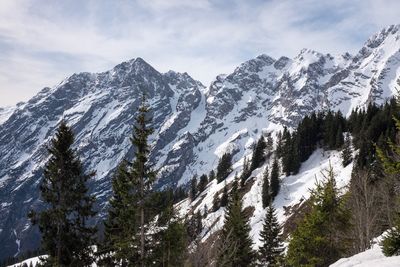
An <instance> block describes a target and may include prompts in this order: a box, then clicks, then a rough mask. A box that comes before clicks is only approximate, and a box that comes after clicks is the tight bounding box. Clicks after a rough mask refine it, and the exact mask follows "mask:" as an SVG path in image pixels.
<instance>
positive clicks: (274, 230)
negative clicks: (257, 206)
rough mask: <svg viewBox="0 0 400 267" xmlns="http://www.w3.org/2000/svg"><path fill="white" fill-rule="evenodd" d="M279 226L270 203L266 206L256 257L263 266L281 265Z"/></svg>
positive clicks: (281, 252) (281, 253)
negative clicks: (259, 245)
mask: <svg viewBox="0 0 400 267" xmlns="http://www.w3.org/2000/svg"><path fill="white" fill-rule="evenodd" d="M280 233H281V226H280V225H279V223H278V219H277V218H276V214H275V209H274V207H273V206H272V205H270V206H269V207H268V208H267V213H266V215H265V219H264V224H263V229H262V230H261V232H260V237H261V238H260V241H261V243H262V245H261V247H260V250H259V253H258V258H259V261H260V263H261V264H262V265H263V266H281V261H282V258H283V251H284V248H283V243H282V236H281V234H280Z"/></svg>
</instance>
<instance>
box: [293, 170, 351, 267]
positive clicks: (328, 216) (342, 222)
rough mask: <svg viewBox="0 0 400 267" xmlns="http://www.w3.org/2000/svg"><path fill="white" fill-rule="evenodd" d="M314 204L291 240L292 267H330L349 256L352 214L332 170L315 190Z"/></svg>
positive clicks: (312, 200)
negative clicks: (346, 206)
mask: <svg viewBox="0 0 400 267" xmlns="http://www.w3.org/2000/svg"><path fill="white" fill-rule="evenodd" d="M310 204H311V211H310V213H309V214H307V215H306V216H305V218H304V220H303V221H302V222H301V223H300V224H299V225H298V227H297V229H296V230H295V231H294V232H293V234H292V238H291V239H290V243H289V248H288V253H287V263H288V265H289V266H329V265H330V264H331V263H333V262H335V261H337V260H338V259H339V258H341V257H342V256H344V255H345V254H344V253H345V251H346V249H347V245H348V240H347V235H348V231H349V229H350V223H349V220H350V212H349V210H347V209H346V208H345V202H344V198H343V197H340V196H339V193H338V189H337V187H336V183H335V177H334V173H333V169H332V167H330V169H329V170H327V174H326V175H325V174H323V181H322V182H320V183H317V184H316V189H315V190H312V191H311V198H310Z"/></svg>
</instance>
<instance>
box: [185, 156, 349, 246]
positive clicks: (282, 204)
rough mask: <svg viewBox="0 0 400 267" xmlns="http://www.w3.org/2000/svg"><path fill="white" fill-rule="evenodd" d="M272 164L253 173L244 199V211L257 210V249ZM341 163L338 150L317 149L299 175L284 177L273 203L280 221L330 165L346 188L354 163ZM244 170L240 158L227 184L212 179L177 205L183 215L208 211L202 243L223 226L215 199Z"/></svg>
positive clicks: (254, 226)
mask: <svg viewBox="0 0 400 267" xmlns="http://www.w3.org/2000/svg"><path fill="white" fill-rule="evenodd" d="M246 157H247V158H248V159H250V158H251V153H249V154H247V155H246ZM271 159H272V157H271ZM271 161H272V160H271ZM271 161H270V160H267V162H266V163H265V164H264V165H263V166H261V167H260V168H258V169H256V170H254V171H253V173H252V175H251V176H250V178H249V179H248V183H249V184H251V188H250V190H249V191H248V192H247V193H246V194H245V195H244V197H243V208H248V207H251V209H252V210H254V211H253V212H252V215H251V217H250V225H251V233H250V236H251V237H252V239H253V242H254V248H258V246H259V244H260V243H259V233H260V231H261V228H262V223H263V218H264V216H265V210H264V209H263V207H262V199H261V191H262V183H263V180H262V179H263V173H264V170H265V168H268V167H269V166H271V164H272V162H271ZM341 162H342V159H341V157H340V153H339V152H338V151H325V152H324V151H323V150H322V149H318V150H316V151H315V152H314V153H313V154H312V155H311V156H310V158H309V159H308V160H307V161H305V162H304V163H303V164H302V166H301V169H300V171H299V173H298V174H297V175H291V176H287V177H285V176H282V177H281V181H282V182H281V190H280V193H279V194H278V196H277V197H276V198H275V200H274V203H273V204H274V206H275V208H276V210H277V216H278V220H279V222H280V223H284V222H285V221H286V219H287V218H288V216H290V215H291V212H290V211H291V208H292V207H294V206H295V205H297V204H301V203H302V202H303V201H305V200H306V199H308V198H309V196H310V189H311V188H313V187H314V185H315V182H316V181H320V180H321V179H322V178H323V175H324V174H325V173H326V171H327V170H328V168H329V166H330V165H331V166H332V167H333V169H334V171H335V175H336V181H337V185H338V187H339V188H344V187H345V186H346V185H347V184H348V182H349V181H350V177H351V170H352V168H353V164H350V165H348V166H346V168H343V166H342V163H341ZM242 169H243V160H242V159H240V160H239V161H237V162H235V163H234V164H233V172H232V173H231V175H230V176H229V177H228V178H227V179H226V181H223V182H221V183H217V181H216V180H213V181H212V182H211V183H210V184H209V185H208V186H207V188H206V189H205V190H204V192H202V193H201V194H200V195H199V196H198V197H197V198H196V199H195V200H194V201H193V202H190V199H186V200H184V201H182V202H181V203H179V204H178V208H179V210H180V212H181V213H182V214H191V213H193V214H194V213H196V212H198V211H200V212H201V214H204V211H205V210H206V209H207V210H208V212H207V216H206V217H205V218H203V221H202V223H203V227H204V229H203V232H202V233H201V237H202V240H203V241H204V240H206V239H207V238H208V237H209V236H210V235H211V234H212V233H214V232H216V231H218V230H220V229H221V228H222V226H223V221H224V213H225V209H224V208H220V209H219V210H217V211H216V212H212V210H211V208H212V206H213V199H214V196H216V195H219V197H221V196H222V189H223V188H224V186H225V185H226V184H229V183H231V182H233V180H234V176H235V174H236V173H237V174H238V175H240V173H241V171H242Z"/></svg>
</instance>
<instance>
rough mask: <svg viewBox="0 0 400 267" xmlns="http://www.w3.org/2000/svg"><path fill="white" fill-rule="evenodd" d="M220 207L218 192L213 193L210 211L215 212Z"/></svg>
mask: <svg viewBox="0 0 400 267" xmlns="http://www.w3.org/2000/svg"><path fill="white" fill-rule="evenodd" d="M220 207H221V199H220V198H219V196H218V194H215V196H214V199H213V206H212V211H213V212H216V211H217V210H218V209H219V208H220Z"/></svg>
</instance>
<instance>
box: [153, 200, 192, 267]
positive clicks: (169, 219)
mask: <svg viewBox="0 0 400 267" xmlns="http://www.w3.org/2000/svg"><path fill="white" fill-rule="evenodd" d="M167 202H168V204H167V205H166V206H165V208H164V210H163V211H162V212H161V214H160V216H159V219H158V222H157V224H158V229H160V230H159V231H158V232H157V233H156V234H155V235H154V237H153V238H154V239H155V240H157V243H156V245H155V246H154V248H153V249H152V252H151V257H150V258H151V264H149V265H156V266H167V267H175V266H177V267H179V266H184V262H185V257H186V252H187V237H186V231H185V226H184V224H183V223H182V221H181V219H180V218H179V217H178V216H177V213H176V211H175V208H174V206H173V203H172V201H171V199H170V198H168V199H167Z"/></svg>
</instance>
